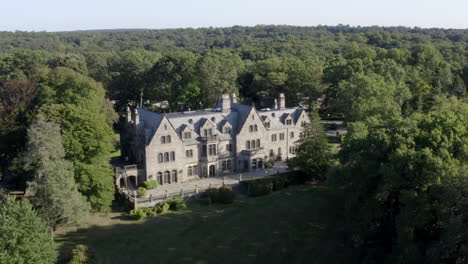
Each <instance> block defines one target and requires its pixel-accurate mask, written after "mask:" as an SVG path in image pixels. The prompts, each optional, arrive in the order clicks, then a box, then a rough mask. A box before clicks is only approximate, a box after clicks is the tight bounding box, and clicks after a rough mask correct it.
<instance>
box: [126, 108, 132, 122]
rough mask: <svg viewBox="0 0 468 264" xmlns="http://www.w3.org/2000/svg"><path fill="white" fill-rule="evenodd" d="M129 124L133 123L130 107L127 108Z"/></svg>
mask: <svg viewBox="0 0 468 264" xmlns="http://www.w3.org/2000/svg"><path fill="white" fill-rule="evenodd" d="M126 110H127V123H130V122H132V111H130V107H128V106H127V109H126Z"/></svg>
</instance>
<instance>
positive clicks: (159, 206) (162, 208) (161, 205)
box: [154, 202, 170, 214]
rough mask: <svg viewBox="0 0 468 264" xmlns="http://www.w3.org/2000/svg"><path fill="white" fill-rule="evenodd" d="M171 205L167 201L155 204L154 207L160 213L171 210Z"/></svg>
mask: <svg viewBox="0 0 468 264" xmlns="http://www.w3.org/2000/svg"><path fill="white" fill-rule="evenodd" d="M169 207H170V206H169V204H168V203H166V202H160V203H157V204H156V205H155V206H154V208H155V209H156V213H158V214H162V213H165V212H167V211H168V210H169Z"/></svg>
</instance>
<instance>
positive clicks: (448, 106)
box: [0, 26, 468, 263]
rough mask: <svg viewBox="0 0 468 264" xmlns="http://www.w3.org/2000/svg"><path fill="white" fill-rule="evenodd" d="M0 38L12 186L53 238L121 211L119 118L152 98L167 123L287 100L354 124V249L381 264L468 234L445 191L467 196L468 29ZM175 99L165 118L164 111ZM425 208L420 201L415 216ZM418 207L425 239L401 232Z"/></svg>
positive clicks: (346, 172) (2, 159)
mask: <svg viewBox="0 0 468 264" xmlns="http://www.w3.org/2000/svg"><path fill="white" fill-rule="evenodd" d="M0 36H1V37H0V51H1V52H2V53H1V54H0V171H1V175H0V177H1V180H2V181H7V182H10V183H16V184H17V186H18V187H23V188H26V187H28V190H30V191H31V192H34V193H35V198H34V199H32V203H33V205H34V207H35V208H36V210H37V213H38V215H39V216H40V217H42V219H43V221H44V222H45V223H47V225H48V226H49V227H50V228H51V229H52V230H53V229H55V228H57V227H59V226H61V225H70V224H76V223H77V222H79V220H80V219H82V217H83V216H84V215H86V212H88V211H89V210H90V209H92V210H94V211H106V210H108V209H109V207H110V205H111V202H112V199H113V194H114V189H113V188H114V187H113V172H112V170H111V168H110V165H109V162H108V160H109V157H110V152H111V151H112V149H113V144H112V138H113V133H114V132H113V130H112V128H113V126H114V128H117V129H118V125H117V124H118V123H116V121H117V118H118V117H117V115H116V113H115V112H121V111H122V110H124V109H125V107H126V106H130V107H135V106H136V105H137V104H138V103H139V102H140V99H141V98H143V99H144V102H145V106H146V107H148V108H152V109H154V110H157V111H174V110H186V109H189V108H190V109H198V108H204V107H212V106H213V104H214V103H215V101H216V100H217V99H218V97H219V96H220V95H221V94H222V93H225V92H235V93H238V94H239V98H240V100H241V101H243V102H244V103H248V104H250V103H254V104H256V106H257V107H258V108H263V107H271V105H272V103H273V99H274V98H276V97H277V96H278V94H279V93H280V92H283V93H285V94H286V97H287V104H288V105H289V106H296V105H298V104H299V103H302V104H308V105H309V106H311V107H312V106H314V105H315V104H316V102H317V100H316V99H318V98H320V97H323V98H324V99H325V101H324V103H323V104H322V105H320V106H319V107H320V114H321V115H322V118H333V117H341V118H344V119H345V120H346V121H348V122H349V128H350V129H349V130H350V135H349V136H348V137H346V138H345V139H344V144H343V147H342V151H341V152H340V154H339V157H340V161H341V164H342V166H341V167H340V170H337V171H336V172H334V173H333V176H332V179H333V182H334V184H335V183H336V186H338V187H339V188H341V189H345V190H347V191H348V192H349V194H350V197H354V198H355V199H348V201H349V203H350V205H349V208H350V210H351V209H352V210H351V211H353V210H354V209H355V208H367V209H369V210H367V209H365V210H364V209H363V210H362V211H359V210H354V211H353V212H354V213H355V216H356V218H355V219H353V220H355V222H353V221H351V222H350V223H349V224H350V226H351V227H350V228H348V230H352V232H351V233H350V237H353V240H352V241H348V242H349V243H351V244H352V245H353V246H359V248H360V249H362V252H363V253H362V258H366V259H369V261H370V262H369V263H371V260H372V261H373V260H375V261H379V260H381V259H383V258H387V257H388V256H392V257H395V256H398V257H400V256H402V257H403V255H402V254H403V253H401V252H400V253H398V254H397V255H392V254H390V253H388V252H397V251H395V250H396V246H395V245H398V247H402V245H403V244H402V243H403V242H405V243H406V242H408V241H411V243H412V244H411V245H412V246H413V248H414V250H415V251H418V250H419V251H418V252H419V254H420V255H418V256H419V258H418V259H417V260H421V259H424V258H425V257H426V255H427V254H429V252H435V251H433V249H432V248H431V247H430V246H432V245H433V243H436V242H437V241H442V240H440V239H439V238H440V237H442V236H446V235H448V234H449V233H447V232H448V231H447V230H445V229H444V227H445V225H444V223H449V222H450V221H461V222H457V223H458V225H456V227H457V228H458V229H457V230H461V229H460V228H462V227H464V222H463V221H464V220H463V219H464V218H463V219H462V218H460V217H464V216H463V215H462V214H460V213H459V209H458V208H461V206H463V204H461V202H464V201H465V200H464V199H455V198H454V197H452V196H447V197H440V196H439V194H440V192H439V190H443V192H444V193H453V192H452V191H457V192H458V193H457V195H458V196H457V197H465V194H466V193H465V189H464V188H465V187H463V186H464V185H462V184H461V182H462V179H464V178H463V177H461V176H463V173H462V171H461V170H462V169H466V164H465V163H466V149H467V148H466V140H465V141H463V140H462V139H466V123H467V122H466V87H467V85H468V60H467V58H468V56H467V55H468V54H467V51H468V49H467V47H468V44H467V32H466V30H443V29H417V28H413V29H410V28H400V27H399V28H379V27H368V28H359V27H357V28H353V27H347V26H338V27H290V26H257V27H232V28H219V29H217V28H215V29H212V28H210V29H178V30H149V31H147V30H144V31H106V32H63V33H45V32H37V33H26V32H15V33H9V32H3V33H0ZM111 100H113V101H114V104H112V103H111ZM163 101H167V102H168V106H167V107H165V106H164V104H151V103H152V102H156V103H160V102H163ZM148 102H150V103H148ZM314 119H315V120H316V121H317V120H318V117H315V118H314ZM313 124H314V126H315V127H312V128H310V129H309V134H310V135H317V137H313V138H310V137H309V138H306V139H304V144H303V145H302V146H300V147H299V149H298V153H299V158H300V157H305V159H303V160H300V159H299V160H296V163H295V164H296V166H299V167H304V168H307V169H306V170H307V172H308V173H310V174H314V173H317V174H318V175H319V176H320V177H321V178H322V179H324V178H325V177H326V175H327V173H326V169H327V166H329V164H330V162H331V160H332V159H333V157H332V155H331V153H330V152H329V151H327V150H326V149H325V148H326V146H327V144H326V139H325V138H324V137H323V136H318V134H319V133H320V132H319V131H321V129H319V128H318V127H317V126H320V125H319V124H318V122H313ZM461 124H463V125H461ZM432 131H436V133H435V134H434V133H433V132H432ZM311 153H317V154H318V155H315V154H311ZM463 157H465V161H463ZM311 162H313V163H314V164H319V165H318V166H311V164H310V163H311ZM426 168H431V170H430V171H426ZM418 169H419V170H418ZM314 170H315V171H314ZM465 174H466V173H465ZM356 175H359V176H360V177H355V176H356ZM465 176H466V175H465ZM428 177H429V178H428ZM413 178H415V180H411V181H408V180H407V179H413ZM404 195H406V196H404ZM415 195H416V196H417V197H419V198H420V199H421V200H418V202H419V203H417V204H416V203H414V206H413V205H411V206H413V207H411V206H410V205H409V202H410V201H413V202H416V199H415V198H414V197H415ZM421 197H423V198H421ZM405 199H406V200H405ZM441 199H442V200H443V201H444V202H443V203H442V202H440V201H441ZM403 200H405V201H406V202H405V206H403V205H402V204H401V201H403ZM420 205H427V206H428V207H427V210H426V211H424V212H419V213H420V215H417V216H418V217H420V221H419V220H418V221H419V222H418V226H414V225H412V224H411V223H409V222H405V223H406V224H405V225H403V226H401V227H400V226H397V222H398V223H400V222H399V221H400V220H399V218H398V217H399V215H401V214H400V212H405V213H406V215H405V217H407V218H405V219H404V220H405V221H407V220H408V219H411V216H413V215H415V214H416V213H417V212H416V211H417V206H420ZM360 206H362V207H360ZM438 206H452V207H450V208H453V210H452V211H450V212H447V211H443V210H441V209H440V207H438ZM12 207H14V206H13V205H12ZM26 207H27V206H26ZM408 208H409V209H411V210H413V211H404V210H409V209H408ZM457 210H458V211H457ZM351 211H350V212H351ZM369 212H371V214H368V213H369ZM412 213H415V214H412ZM357 223H359V225H357ZM452 226H453V225H452ZM408 230H409V231H408ZM426 230H429V231H430V232H432V233H431V234H433V235H434V236H431V237H425V236H424V234H425V232H426ZM387 231H388V232H387ZM400 231H401V232H403V231H405V232H407V233H405V235H406V236H405V237H404V238H405V239H406V240H405V241H400V240H399V239H400V238H402V236H397V234H398V233H399V232H400ZM446 231H447V232H446ZM408 232H409V233H408ZM438 239H439V240H438ZM388 241H391V243H390V244H388V243H389V242H388ZM457 241H459V242H457V243H458V244H457V245H455V246H459V245H462V244H463V242H464V240H463V238H461V239H460V240H457ZM452 242H453V241H452ZM428 243H429V244H430V245H429V244H428ZM438 252H439V253H440V252H441V251H438ZM454 252H459V251H454ZM439 253H438V254H439ZM431 254H432V253H431ZM440 254H442V253H440ZM454 254H455V253H454ZM446 258H453V254H452V255H447V256H446ZM388 259H390V258H388ZM447 263H451V262H449V261H447Z"/></svg>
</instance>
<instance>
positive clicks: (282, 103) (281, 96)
mask: <svg viewBox="0 0 468 264" xmlns="http://www.w3.org/2000/svg"><path fill="white" fill-rule="evenodd" d="M284 108H286V98H285V97H284V93H280V94H279V104H278V109H284Z"/></svg>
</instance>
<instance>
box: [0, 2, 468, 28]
mask: <svg viewBox="0 0 468 264" xmlns="http://www.w3.org/2000/svg"><path fill="white" fill-rule="evenodd" d="M0 8H1V10H2V12H1V13H2V15H1V16H0V31H15V30H21V31H71V30H86V29H116V28H119V29H122V28H148V29H161V28H181V27H192V28H198V27H228V26H234V25H242V26H254V25H260V24H262V25H273V24H274V25H298V26H316V25H331V26H333V25H338V24H344V25H351V26H372V25H378V26H408V27H423V28H430V27H439V28H468V0H309V1H307V0H283V1H278V0H230V1H226V0H163V1H161V0H152V1H151V0H0Z"/></svg>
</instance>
